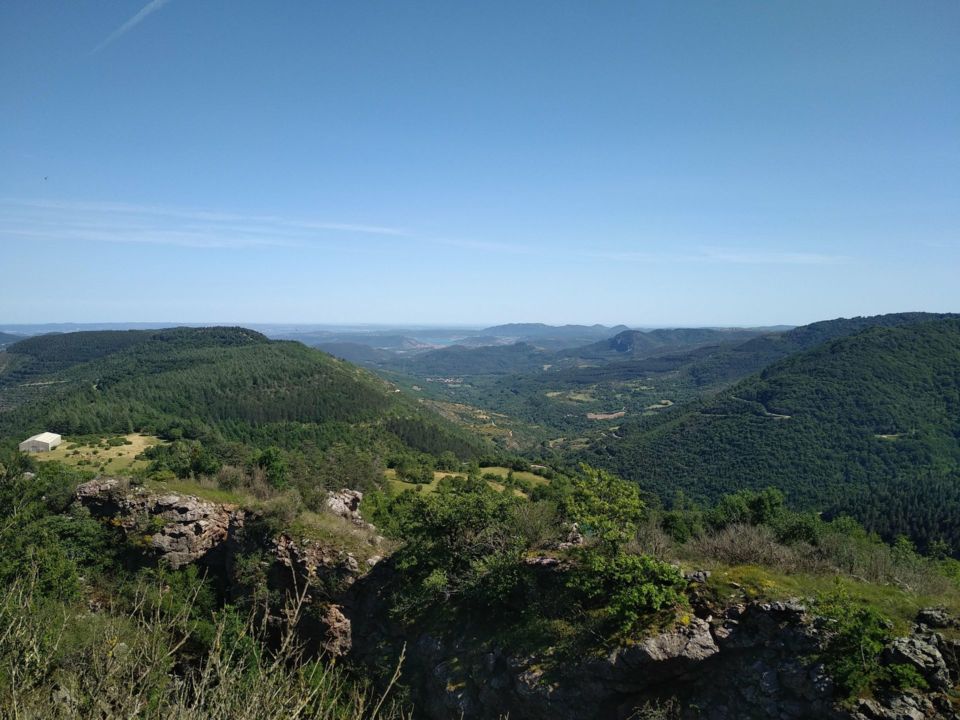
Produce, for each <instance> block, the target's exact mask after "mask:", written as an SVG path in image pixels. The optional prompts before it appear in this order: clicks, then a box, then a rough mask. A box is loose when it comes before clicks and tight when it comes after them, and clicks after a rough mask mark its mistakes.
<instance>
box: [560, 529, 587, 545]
mask: <svg viewBox="0 0 960 720" xmlns="http://www.w3.org/2000/svg"><path fill="white" fill-rule="evenodd" d="M585 542H586V540H585V538H584V537H583V533H582V532H580V525H579V524H577V523H571V524H570V531H569V532H568V533H567V536H566V538H564V540H563V542H560V543H557V550H569V549H570V548H575V547H580V546H581V545H583V543H585Z"/></svg>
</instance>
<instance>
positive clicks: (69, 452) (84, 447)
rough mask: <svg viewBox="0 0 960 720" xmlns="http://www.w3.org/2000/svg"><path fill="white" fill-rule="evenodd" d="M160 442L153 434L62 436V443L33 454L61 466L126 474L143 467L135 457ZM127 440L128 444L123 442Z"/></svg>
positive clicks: (142, 462)
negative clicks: (118, 443)
mask: <svg viewBox="0 0 960 720" xmlns="http://www.w3.org/2000/svg"><path fill="white" fill-rule="evenodd" d="M119 439H122V440H123V441H125V443H124V444H122V445H111V444H110V441H111V440H113V441H114V442H117V441H118V440H119ZM162 442H163V441H162V440H160V438H158V437H155V436H153V435H141V434H139V433H132V434H130V435H118V436H107V435H104V436H99V437H93V438H87V437H85V438H64V440H63V442H62V443H61V444H60V445H59V446H58V447H56V448H54V449H53V450H51V451H50V452H44V453H35V454H34V457H35V458H36V459H37V460H39V461H40V462H48V461H59V462H62V463H64V464H65V465H73V466H75V467H84V468H87V469H90V470H97V471H99V472H101V473H104V474H107V475H128V474H130V473H132V472H133V471H134V470H137V469H139V468H145V467H146V466H147V464H148V463H147V461H146V460H138V459H137V456H138V455H139V454H140V453H142V452H143V451H144V450H146V449H147V448H148V447H150V446H152V445H158V444H160V443H162ZM127 443H129V444H127Z"/></svg>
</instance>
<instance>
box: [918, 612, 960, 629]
mask: <svg viewBox="0 0 960 720" xmlns="http://www.w3.org/2000/svg"><path fill="white" fill-rule="evenodd" d="M917 623H918V624H920V625H926V626H927V627H931V628H936V629H938V630H939V629H943V628H950V627H960V620H958V619H957V618H955V617H954V616H953V615H951V614H950V613H948V612H947V610H946V608H942V607H928V608H923V609H922V610H920V612H918V613H917Z"/></svg>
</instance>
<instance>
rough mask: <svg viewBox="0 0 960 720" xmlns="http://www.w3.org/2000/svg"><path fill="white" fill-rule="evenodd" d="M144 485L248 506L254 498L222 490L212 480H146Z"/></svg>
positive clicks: (156, 490) (208, 499)
mask: <svg viewBox="0 0 960 720" xmlns="http://www.w3.org/2000/svg"><path fill="white" fill-rule="evenodd" d="M144 486H145V487H146V488H147V489H148V490H151V491H153V492H157V493H178V494H180V495H194V496H196V497H198V498H200V499H201V500H207V501H209V502H214V503H222V504H225V505H243V506H248V505H250V504H251V503H252V502H253V501H254V498H253V497H252V496H250V495H247V494H245V493H242V492H237V491H235V490H224V489H223V488H220V487H217V485H216V483H215V482H214V481H212V480H186V479H176V480H147V482H146V483H145V484H144Z"/></svg>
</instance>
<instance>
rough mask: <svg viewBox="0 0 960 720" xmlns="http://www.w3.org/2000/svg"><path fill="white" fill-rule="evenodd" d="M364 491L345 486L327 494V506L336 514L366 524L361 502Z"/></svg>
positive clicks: (359, 523) (358, 523)
mask: <svg viewBox="0 0 960 720" xmlns="http://www.w3.org/2000/svg"><path fill="white" fill-rule="evenodd" d="M362 501H363V493H362V492H360V491H359V490H349V489H347V488H343V489H341V490H337V491H336V492H331V493H329V494H328V495H327V503H326V504H327V508H328V509H329V510H330V512H332V513H333V514H334V515H339V516H340V517H342V518H346V519H347V520H350V521H351V522H353V523H355V524H357V525H366V523H365V522H364V521H363V517H361V515H360V503H361V502H362Z"/></svg>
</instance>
